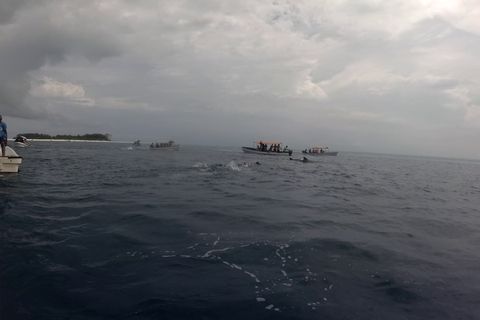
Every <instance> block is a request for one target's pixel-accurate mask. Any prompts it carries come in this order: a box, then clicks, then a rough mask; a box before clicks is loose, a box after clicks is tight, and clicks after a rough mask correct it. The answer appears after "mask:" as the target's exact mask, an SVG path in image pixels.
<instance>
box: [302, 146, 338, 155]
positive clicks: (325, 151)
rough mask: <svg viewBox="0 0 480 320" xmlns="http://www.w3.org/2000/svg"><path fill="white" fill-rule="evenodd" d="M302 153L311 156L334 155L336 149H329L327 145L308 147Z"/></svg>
mask: <svg viewBox="0 0 480 320" xmlns="http://www.w3.org/2000/svg"><path fill="white" fill-rule="evenodd" d="M302 153H303V154H309V155H313V156H336V155H337V154H338V151H330V149H329V148H328V147H310V148H308V149H305V150H303V151H302Z"/></svg>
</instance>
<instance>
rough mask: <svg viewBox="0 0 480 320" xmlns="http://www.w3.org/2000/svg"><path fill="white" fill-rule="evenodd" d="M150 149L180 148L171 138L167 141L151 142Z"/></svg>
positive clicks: (168, 149)
mask: <svg viewBox="0 0 480 320" xmlns="http://www.w3.org/2000/svg"><path fill="white" fill-rule="evenodd" d="M150 150H165V151H178V150H180V145H179V144H175V141H173V140H170V141H167V142H161V141H159V142H155V143H153V142H152V144H151V145H150Z"/></svg>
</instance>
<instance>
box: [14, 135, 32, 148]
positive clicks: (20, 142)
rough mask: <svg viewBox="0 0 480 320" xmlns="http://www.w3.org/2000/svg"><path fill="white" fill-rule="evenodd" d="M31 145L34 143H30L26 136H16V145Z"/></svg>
mask: <svg viewBox="0 0 480 320" xmlns="http://www.w3.org/2000/svg"><path fill="white" fill-rule="evenodd" d="M31 146H32V144H30V143H28V141H27V138H25V137H24V136H17V137H16V138H15V147H19V148H26V147H31Z"/></svg>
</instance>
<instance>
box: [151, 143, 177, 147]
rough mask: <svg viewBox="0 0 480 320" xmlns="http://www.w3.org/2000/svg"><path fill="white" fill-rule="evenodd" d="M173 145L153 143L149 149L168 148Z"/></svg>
mask: <svg viewBox="0 0 480 320" xmlns="http://www.w3.org/2000/svg"><path fill="white" fill-rule="evenodd" d="M172 145H173V142H160V143H158V142H157V143H155V144H154V143H153V142H152V144H151V145H150V148H168V147H171V146H172Z"/></svg>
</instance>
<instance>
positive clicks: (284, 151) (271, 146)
mask: <svg viewBox="0 0 480 320" xmlns="http://www.w3.org/2000/svg"><path fill="white" fill-rule="evenodd" d="M255 144H257V146H256V147H253V148H250V147H242V150H243V152H245V153H254V154H260V155H268V156H291V155H292V150H288V146H286V147H285V148H282V143H281V142H263V141H255V142H254V145H255Z"/></svg>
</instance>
